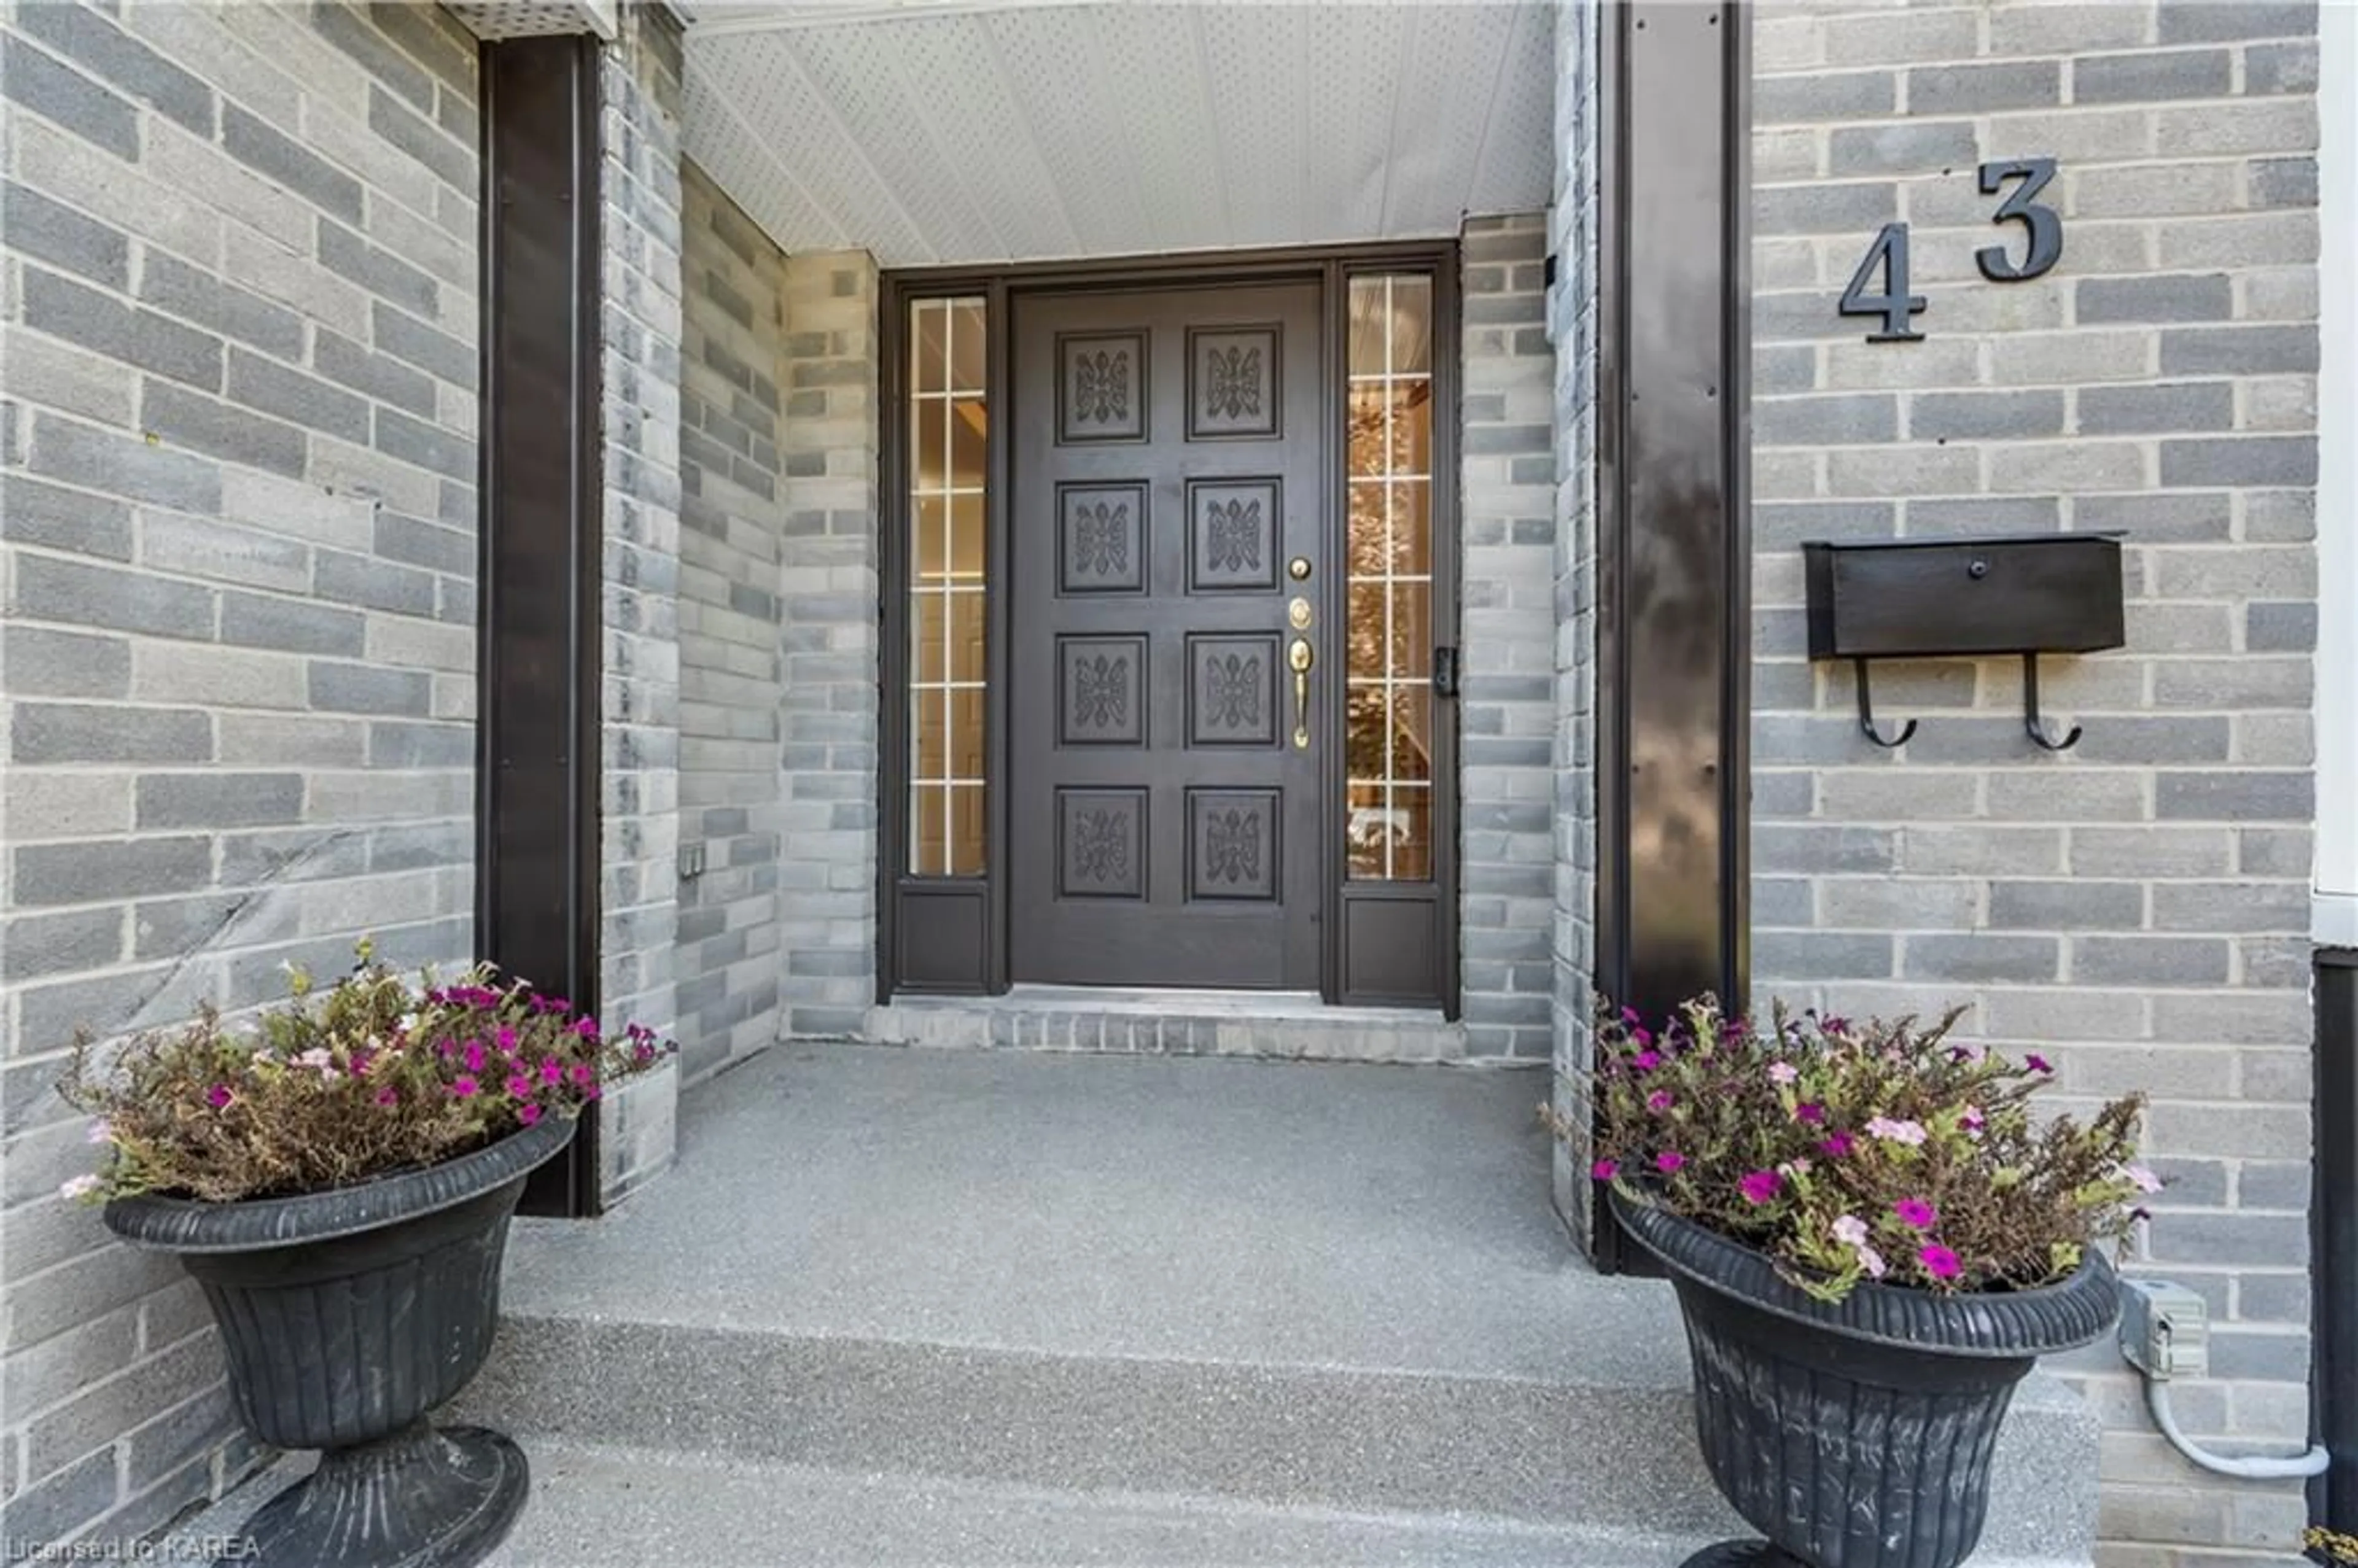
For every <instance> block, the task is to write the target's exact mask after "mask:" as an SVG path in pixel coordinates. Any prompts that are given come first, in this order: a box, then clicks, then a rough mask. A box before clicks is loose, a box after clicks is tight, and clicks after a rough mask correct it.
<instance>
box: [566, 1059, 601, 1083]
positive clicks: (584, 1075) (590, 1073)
mask: <svg viewBox="0 0 2358 1568" xmlns="http://www.w3.org/2000/svg"><path fill="white" fill-rule="evenodd" d="M571 1076H572V1078H573V1081H574V1082H575V1083H576V1084H580V1085H588V1084H590V1083H593V1082H595V1081H596V1079H597V1076H598V1073H597V1069H595V1068H593V1067H592V1066H590V1064H589V1063H587V1062H576V1063H574V1064H573V1072H572V1075H571Z"/></svg>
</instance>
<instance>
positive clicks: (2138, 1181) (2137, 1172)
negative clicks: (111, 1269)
mask: <svg viewBox="0 0 2358 1568" xmlns="http://www.w3.org/2000/svg"><path fill="white" fill-rule="evenodd" d="M96 1141H97V1140H95V1139H92V1142H96ZM2121 1174H2122V1175H2124V1176H2126V1177H2127V1178H2128V1179H2129V1183H2130V1184H2131V1185H2132V1186H2134V1187H2136V1190H2137V1191H2139V1192H2141V1193H2158V1192H2159V1191H2161V1178H2160V1177H2159V1176H2157V1175H2155V1174H2154V1173H2152V1172H2151V1171H2149V1170H2147V1169H2146V1168H2145V1167H2144V1166H2143V1165H2123V1166H2122V1167H2121Z"/></svg>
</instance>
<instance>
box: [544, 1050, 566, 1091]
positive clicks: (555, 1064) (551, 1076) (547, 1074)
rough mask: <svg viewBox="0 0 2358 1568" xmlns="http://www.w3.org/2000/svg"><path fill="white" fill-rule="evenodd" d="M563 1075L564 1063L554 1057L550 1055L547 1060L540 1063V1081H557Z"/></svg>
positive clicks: (548, 1082) (545, 1082) (551, 1082)
mask: <svg viewBox="0 0 2358 1568" xmlns="http://www.w3.org/2000/svg"><path fill="white" fill-rule="evenodd" d="M564 1076H565V1064H564V1063H562V1062H560V1061H558V1060H557V1058H556V1057H554V1056H551V1057H550V1058H549V1059H548V1060H547V1061H546V1062H543V1063H542V1064H541V1065H540V1081H541V1082H542V1083H544V1084H553V1083H557V1082H558V1081H559V1080H561V1079H562V1078H563V1077H564Z"/></svg>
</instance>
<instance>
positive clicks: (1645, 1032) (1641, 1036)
mask: <svg viewBox="0 0 2358 1568" xmlns="http://www.w3.org/2000/svg"><path fill="white" fill-rule="evenodd" d="M1629 1038H1630V1039H1632V1040H1634V1041H1636V1042H1637V1043H1638V1044H1640V1045H1651V1044H1653V1043H1654V1032H1653V1031H1652V1030H1650V1029H1632V1030H1631V1031H1629Z"/></svg>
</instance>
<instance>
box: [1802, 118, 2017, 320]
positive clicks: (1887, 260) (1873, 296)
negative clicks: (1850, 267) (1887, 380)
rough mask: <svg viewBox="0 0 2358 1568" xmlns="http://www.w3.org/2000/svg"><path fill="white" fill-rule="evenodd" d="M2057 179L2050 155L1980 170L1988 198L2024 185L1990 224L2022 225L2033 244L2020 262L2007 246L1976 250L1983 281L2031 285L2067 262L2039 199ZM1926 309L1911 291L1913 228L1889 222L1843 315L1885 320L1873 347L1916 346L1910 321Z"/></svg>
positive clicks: (1855, 278)
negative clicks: (1878, 284)
mask: <svg viewBox="0 0 2358 1568" xmlns="http://www.w3.org/2000/svg"><path fill="white" fill-rule="evenodd" d="M2053 178H2055V160H2054V159H2053V158H2051V157H2026V158H2008V159H2006V160H2005V161H2003V162H1998V163H1985V164H1984V165H1982V166H1981V189H1982V194H1983V195H1985V196H1995V195H1996V194H1997V193H1998V192H1999V191H2001V190H2006V184H2007V182H2008V181H2009V180H2019V181H2020V182H2021V183H2020V184H2018V185H2016V186H2015V187H2014V189H2011V190H2007V191H2006V200H2003V201H2001V202H1999V203H1998V206H1997V211H1996V212H1994V213H1992V214H1991V215H1990V222H1993V223H2019V224H2021V225H2022V229H2023V234H2024V237H2025V239H2026V241H2027V242H2028V243H2027V245H2026V247H2025V250H2024V254H2023V257H2022V259H2021V260H2020V261H2017V260H2015V259H2014V255H2013V254H2012V252H2011V251H2009V250H2008V248H2007V247H2006V246H2005V245H1985V246H1984V247H1983V248H1982V249H1980V250H1978V251H1976V252H1974V261H1976V262H1977V263H1979V264H1980V265H1981V269H1982V276H1984V277H1986V278H1988V279H1989V280H1990V281H1991V282H1993V283H2028V281H2029V280H2030V279H2032V278H2034V277H2041V276H2045V275H2046V274H2047V272H2048V271H2049V270H2050V268H2052V267H2053V266H2054V265H2055V264H2056V262H2058V261H2059V260H2061V258H2062V255H2063V220H2062V218H2061V216H2059V215H2058V214H2057V212H2056V211H2055V209H2054V208H2052V207H2050V206H2047V205H2046V204H2045V203H2043V202H2041V201H2040V200H2039V192H2040V191H2042V190H2044V189H2047V185H2048V182H2049V181H2050V180H2052V179H2053ZM1878 275H1879V276H1881V278H1882V281H1883V287H1882V288H1881V289H1880V290H1879V291H1877V292H1872V293H1871V292H1869V288H1868V286H1869V284H1870V283H1871V282H1872V281H1873V280H1874V279H1875V278H1876V277H1877V276H1878ZM1924 308H1925V306H1924V297H1923V296H1922V295H1920V294H1910V293H1909V292H1908V225H1907V224H1905V223H1886V224H1885V225H1883V232H1881V233H1879V234H1877V235H1876V236H1875V243H1873V244H1871V245H1869V246H1867V247H1866V255H1865V256H1864V257H1862V258H1861V259H1860V261H1859V264H1858V270H1857V271H1856V272H1855V273H1853V274H1851V275H1850V287H1847V288H1845V289H1844V290H1843V296H1842V305H1841V310H1842V313H1843V314H1844V315H1845V316H1880V317H1882V318H1883V326H1882V328H1881V330H1877V331H1873V332H1869V333H1868V334H1867V335H1866V341H1868V342H1870V343H1913V342H1919V341H1922V339H1923V336H1924V334H1923V333H1921V332H1920V331H1918V330H1916V329H1915V327H1914V326H1913V325H1911V324H1910V322H1909V318H1910V317H1913V316H1920V315H1921V314H1923V312H1924Z"/></svg>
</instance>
